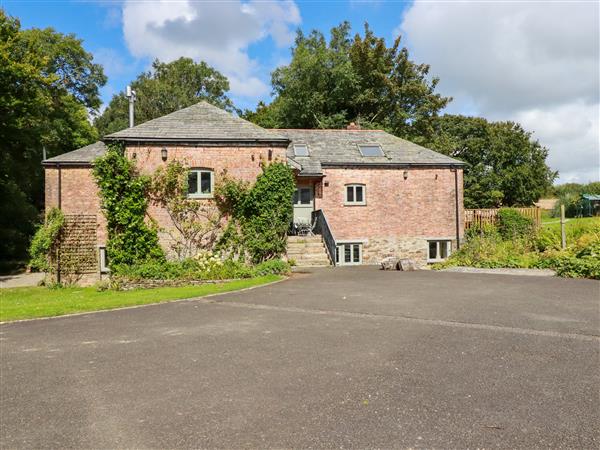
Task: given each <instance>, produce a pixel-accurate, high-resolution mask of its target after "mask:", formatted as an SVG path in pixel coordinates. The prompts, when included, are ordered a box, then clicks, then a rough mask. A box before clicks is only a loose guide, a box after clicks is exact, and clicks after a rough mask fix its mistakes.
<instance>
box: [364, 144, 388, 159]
mask: <svg viewBox="0 0 600 450" xmlns="http://www.w3.org/2000/svg"><path fill="white" fill-rule="evenodd" d="M358 150H359V151H360V154H361V155H362V156H385V155H384V154H383V150H382V149H381V145H379V144H359V145H358Z"/></svg>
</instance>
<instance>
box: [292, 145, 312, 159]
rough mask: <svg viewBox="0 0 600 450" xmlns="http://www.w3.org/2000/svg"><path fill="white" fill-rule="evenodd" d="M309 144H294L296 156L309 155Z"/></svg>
mask: <svg viewBox="0 0 600 450" xmlns="http://www.w3.org/2000/svg"><path fill="white" fill-rule="evenodd" d="M308 155H309V153H308V145H306V144H294V156H308Z"/></svg>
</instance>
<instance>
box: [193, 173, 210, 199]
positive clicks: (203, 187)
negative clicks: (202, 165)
mask: <svg viewBox="0 0 600 450" xmlns="http://www.w3.org/2000/svg"><path fill="white" fill-rule="evenodd" d="M214 187H215V177H214V173H213V171H212V170H209V169H192V170H190V171H189V172H188V194H187V195H188V197H189V198H212V196H213V191H214Z"/></svg>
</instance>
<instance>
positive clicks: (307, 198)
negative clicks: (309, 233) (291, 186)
mask: <svg viewBox="0 0 600 450" xmlns="http://www.w3.org/2000/svg"><path fill="white" fill-rule="evenodd" d="M314 201H315V200H314V192H313V188H312V186H298V187H297V188H296V191H295V192H294V200H293V202H294V223H300V222H303V223H310V222H311V218H312V216H311V215H312V212H313V209H314Z"/></svg>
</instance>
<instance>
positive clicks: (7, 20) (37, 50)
mask: <svg viewBox="0 0 600 450" xmlns="http://www.w3.org/2000/svg"><path fill="white" fill-rule="evenodd" d="M105 82H106V77H105V76H104V74H103V72H102V68H101V67H100V66H99V65H97V64H94V63H93V57H92V54H91V53H88V52H86V51H85V50H84V48H83V46H82V42H81V40H79V39H77V38H76V37H75V36H73V35H64V34H62V33H57V32H56V31H54V30H53V29H51V28H46V29H43V30H42V29H36V28H31V29H27V30H22V29H21V25H20V23H19V21H18V19H16V18H14V17H10V16H8V15H7V14H6V13H5V12H4V10H3V9H1V8H0V117H1V118H2V119H1V120H0V210H1V211H2V212H3V214H2V217H0V233H1V236H2V239H0V241H2V242H0V260H4V261H6V260H15V259H26V257H27V248H28V241H29V239H30V237H31V235H32V234H33V232H34V229H35V226H34V224H35V222H36V221H37V219H38V214H39V211H41V210H42V208H43V199H44V195H43V192H44V179H43V169H42V167H41V164H40V163H41V160H42V148H45V149H46V151H47V154H48V156H49V157H51V156H55V155H58V154H60V153H64V152H68V151H71V150H74V149H75V148H78V147H81V146H83V145H86V144H89V143H91V142H93V141H94V140H96V138H97V135H96V132H95V130H94V128H93V127H92V126H91V124H90V123H89V120H88V112H89V113H92V114H93V113H94V112H95V110H96V108H97V107H98V106H99V105H100V96H99V88H100V87H101V86H103V85H104V84H105Z"/></svg>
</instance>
